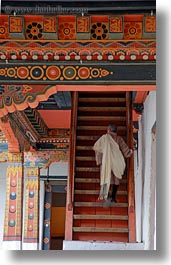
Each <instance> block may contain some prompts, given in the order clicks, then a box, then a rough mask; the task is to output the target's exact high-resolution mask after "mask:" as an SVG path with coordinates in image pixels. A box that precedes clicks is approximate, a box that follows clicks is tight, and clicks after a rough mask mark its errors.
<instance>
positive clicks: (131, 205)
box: [126, 92, 136, 243]
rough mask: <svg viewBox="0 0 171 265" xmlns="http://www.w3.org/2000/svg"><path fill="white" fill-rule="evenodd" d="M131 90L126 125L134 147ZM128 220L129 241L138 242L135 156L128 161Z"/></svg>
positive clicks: (128, 96) (128, 97)
mask: <svg viewBox="0 0 171 265" xmlns="http://www.w3.org/2000/svg"><path fill="white" fill-rule="evenodd" d="M130 102H131V99H130V92H127V93H126V109H127V114H126V125H127V128H128V131H127V142H128V143H129V146H130V148H132V149H133V136H132V117H131V105H130ZM127 166H128V220H129V224H128V226H129V242H130V243H134V242H136V222H135V187H134V159H133V156H132V157H131V158H130V159H129V162H128V165H127Z"/></svg>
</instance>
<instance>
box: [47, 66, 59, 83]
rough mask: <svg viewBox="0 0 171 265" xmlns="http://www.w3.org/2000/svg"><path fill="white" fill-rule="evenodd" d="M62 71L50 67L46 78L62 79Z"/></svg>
mask: <svg viewBox="0 0 171 265" xmlns="http://www.w3.org/2000/svg"><path fill="white" fill-rule="evenodd" d="M60 75H61V70H60V69H59V67H57V66H49V67H48V68H47V70H46V76H47V78H48V79H50V80H56V79H58V78H59V77H60Z"/></svg>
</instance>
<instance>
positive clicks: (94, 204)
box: [74, 202, 128, 207]
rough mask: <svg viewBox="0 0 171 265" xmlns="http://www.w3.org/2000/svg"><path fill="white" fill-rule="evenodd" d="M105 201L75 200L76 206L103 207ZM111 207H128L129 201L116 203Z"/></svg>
mask: <svg viewBox="0 0 171 265" xmlns="http://www.w3.org/2000/svg"><path fill="white" fill-rule="evenodd" d="M103 204H104V202H74V206H75V207H103ZM110 207H128V203H122V202H121V203H114V202H112V203H111V205H110Z"/></svg>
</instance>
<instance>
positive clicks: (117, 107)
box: [73, 92, 129, 242]
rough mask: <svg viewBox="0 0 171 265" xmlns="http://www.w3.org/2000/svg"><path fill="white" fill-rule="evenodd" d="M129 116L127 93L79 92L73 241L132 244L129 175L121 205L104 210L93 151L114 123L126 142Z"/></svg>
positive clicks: (121, 191) (122, 187)
mask: <svg viewBox="0 0 171 265" xmlns="http://www.w3.org/2000/svg"><path fill="white" fill-rule="evenodd" d="M126 117H127V114H126V93H125V92H79V93H78V110H77V127H76V128H77V130H76V153H75V180H74V210H73V240H82V241H89V240H93V241H112V242H114V241H115V242H128V239H129V234H128V190H127V188H128V185H127V176H126V174H125V176H124V177H123V179H122V180H121V184H120V186H119V190H118V193H117V201H118V203H113V204H112V206H111V207H109V208H104V207H103V206H104V202H103V201H99V200H98V195H99V190H100V181H99V180H100V172H99V167H98V166H96V162H95V153H94V151H93V150H92V146H93V145H94V143H95V141H96V140H97V139H98V138H99V137H100V136H101V135H102V134H104V133H106V129H107V125H108V124H110V123H114V124H116V125H117V126H118V134H119V135H121V136H122V137H123V138H125V140H126V136H127V131H126Z"/></svg>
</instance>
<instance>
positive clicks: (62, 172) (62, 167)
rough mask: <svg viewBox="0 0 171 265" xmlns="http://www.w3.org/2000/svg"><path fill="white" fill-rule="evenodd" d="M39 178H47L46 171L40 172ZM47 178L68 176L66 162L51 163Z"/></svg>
mask: <svg viewBox="0 0 171 265" xmlns="http://www.w3.org/2000/svg"><path fill="white" fill-rule="evenodd" d="M40 175H41V176H47V169H44V168H42V169H41V170H40ZM49 176H68V162H53V163H52V164H51V165H50V168H49Z"/></svg>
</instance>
